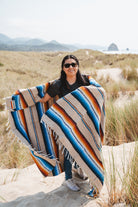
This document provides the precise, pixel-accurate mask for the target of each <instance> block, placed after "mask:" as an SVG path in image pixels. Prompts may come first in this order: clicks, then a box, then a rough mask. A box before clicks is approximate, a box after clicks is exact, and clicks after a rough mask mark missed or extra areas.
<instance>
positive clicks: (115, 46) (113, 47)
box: [108, 43, 119, 51]
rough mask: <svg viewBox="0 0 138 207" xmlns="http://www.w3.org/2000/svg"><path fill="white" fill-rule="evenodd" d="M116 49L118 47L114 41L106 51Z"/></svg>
mask: <svg viewBox="0 0 138 207" xmlns="http://www.w3.org/2000/svg"><path fill="white" fill-rule="evenodd" d="M118 50H119V49H118V47H117V45H116V44H115V43H112V44H110V45H109V47H108V51H118Z"/></svg>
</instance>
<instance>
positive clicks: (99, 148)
mask: <svg viewBox="0 0 138 207" xmlns="http://www.w3.org/2000/svg"><path fill="white" fill-rule="evenodd" d="M63 100H64V101H66V102H67V103H68V104H69V105H70V107H71V108H72V109H73V110H74V111H76V113H77V114H78V115H79V116H80V118H81V120H82V123H83V124H84V125H85V127H86V128H87V129H88V131H89V132H90V134H91V135H92V137H93V140H94V143H95V145H96V147H97V149H98V150H99V151H101V147H99V146H98V144H97V142H96V140H95V137H94V135H93V133H92V131H91V130H90V128H89V127H88V125H87V124H86V123H85V121H84V120H83V116H82V115H81V114H80V113H79V112H78V111H77V110H76V108H74V106H73V105H72V104H71V103H70V102H69V101H68V100H67V99H65V98H64V97H63Z"/></svg>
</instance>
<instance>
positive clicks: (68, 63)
mask: <svg viewBox="0 0 138 207" xmlns="http://www.w3.org/2000/svg"><path fill="white" fill-rule="evenodd" d="M78 69H79V67H78V65H77V63H76V61H75V60H74V59H72V58H70V59H67V60H65V63H64V66H63V71H64V72H65V73H66V77H67V76H68V77H74V76H76V74H77V72H78Z"/></svg>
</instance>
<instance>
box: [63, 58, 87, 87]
mask: <svg viewBox="0 0 138 207" xmlns="http://www.w3.org/2000/svg"><path fill="white" fill-rule="evenodd" d="M67 59H74V60H75V61H76V63H77V65H78V66H79V60H78V59H77V58H76V57H75V56H74V55H66V56H65V57H64V58H63V60H62V63H61V74H60V80H61V82H62V86H64V84H66V73H65V72H64V70H63V67H64V63H65V61H66V60H67ZM76 77H77V80H78V83H79V84H80V85H88V83H87V82H86V81H85V79H84V78H83V76H82V75H81V72H80V70H79V69H78V71H77V74H76Z"/></svg>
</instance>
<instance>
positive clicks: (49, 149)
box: [36, 102, 60, 175]
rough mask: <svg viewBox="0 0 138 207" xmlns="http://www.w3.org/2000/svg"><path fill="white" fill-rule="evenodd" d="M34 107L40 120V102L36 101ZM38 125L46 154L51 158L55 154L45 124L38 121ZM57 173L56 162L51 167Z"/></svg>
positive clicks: (54, 173) (41, 112) (41, 113)
mask: <svg viewBox="0 0 138 207" xmlns="http://www.w3.org/2000/svg"><path fill="white" fill-rule="evenodd" d="M36 108H37V112H38V117H39V120H41V117H42V115H43V114H44V112H43V108H42V104H41V103H40V102H38V103H37V104H36ZM40 127H41V130H42V134H43V138H44V142H45V147H46V152H47V154H48V156H50V158H51V159H53V158H55V157H56V156H55V153H54V149H53V146H52V144H51V141H50V140H51V137H50V135H49V134H48V129H47V127H46V126H45V124H43V123H40ZM59 174H60V169H59V168H58V164H56V166H55V167H54V168H53V175H59Z"/></svg>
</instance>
